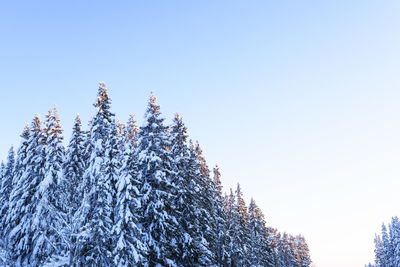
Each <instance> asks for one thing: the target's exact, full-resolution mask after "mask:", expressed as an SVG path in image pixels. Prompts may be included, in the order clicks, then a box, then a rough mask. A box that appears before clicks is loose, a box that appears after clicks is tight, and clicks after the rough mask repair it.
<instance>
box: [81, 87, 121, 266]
mask: <svg viewBox="0 0 400 267" xmlns="http://www.w3.org/2000/svg"><path fill="white" fill-rule="evenodd" d="M110 104H111V100H110V99H109V97H108V94H107V89H106V87H105V85H104V83H100V86H99V91H98V98H97V101H96V103H95V107H96V108H97V114H96V116H95V117H94V119H93V122H92V128H91V130H90V143H91V146H92V148H91V152H90V159H89V160H88V165H87V169H86V172H85V174H84V181H88V182H89V185H90V189H89V190H90V191H89V192H87V194H85V198H84V204H83V205H84V207H85V208H84V210H83V215H82V216H83V227H82V230H83V232H82V233H81V234H80V237H79V241H80V243H81V245H80V255H81V262H80V263H81V264H82V265H85V266H107V265H110V264H112V241H113V240H112V238H111V231H112V225H113V218H112V216H113V206H112V205H113V201H114V200H113V181H112V180H110V179H108V178H109V175H106V173H107V170H106V167H107V166H106V163H108V162H109V159H108V156H109V153H110V152H109V151H110V148H109V147H107V144H108V138H109V136H110V128H111V127H110V125H111V123H112V122H113V117H114V114H112V113H111V111H110ZM108 174H109V173H108Z"/></svg>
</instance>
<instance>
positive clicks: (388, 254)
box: [382, 224, 394, 266]
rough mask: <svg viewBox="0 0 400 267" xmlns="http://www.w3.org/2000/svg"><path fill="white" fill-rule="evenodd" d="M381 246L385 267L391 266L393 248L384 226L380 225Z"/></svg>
mask: <svg viewBox="0 0 400 267" xmlns="http://www.w3.org/2000/svg"><path fill="white" fill-rule="evenodd" d="M382 244H383V248H384V251H385V266H393V265H392V262H393V259H394V255H393V248H392V244H391V243H390V239H389V235H388V232H387V228H386V226H385V224H382Z"/></svg>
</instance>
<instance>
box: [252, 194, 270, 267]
mask: <svg viewBox="0 0 400 267" xmlns="http://www.w3.org/2000/svg"><path fill="white" fill-rule="evenodd" d="M249 231H250V246H249V248H250V255H249V258H250V263H251V266H273V264H274V260H273V255H272V248H271V247H269V246H268V241H267V228H266V226H265V218H264V214H263V213H262V211H261V209H260V208H259V207H258V206H257V204H256V202H255V201H254V199H251V201H250V205H249Z"/></svg>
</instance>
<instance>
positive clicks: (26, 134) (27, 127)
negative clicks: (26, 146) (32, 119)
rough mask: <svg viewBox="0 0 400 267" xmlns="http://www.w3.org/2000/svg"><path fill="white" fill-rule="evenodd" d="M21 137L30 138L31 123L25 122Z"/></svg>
mask: <svg viewBox="0 0 400 267" xmlns="http://www.w3.org/2000/svg"><path fill="white" fill-rule="evenodd" d="M21 137H22V138H23V139H28V138H29V124H28V123H27V124H25V127H24V130H23V131H22V134H21Z"/></svg>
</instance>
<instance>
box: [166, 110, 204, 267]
mask: <svg viewBox="0 0 400 267" xmlns="http://www.w3.org/2000/svg"><path fill="white" fill-rule="evenodd" d="M187 138H188V136H187V128H186V126H185V125H184V123H183V121H182V118H181V117H180V116H179V114H176V115H175V118H174V120H173V124H172V126H171V137H170V139H171V150H170V151H171V155H172V158H173V159H174V163H173V176H172V181H173V183H174V185H175V186H176V192H174V193H173V194H174V195H175V200H174V204H173V205H174V207H175V209H174V212H175V216H176V218H177V220H178V226H179V227H178V235H177V236H178V249H179V259H178V261H179V262H178V263H179V265H183V266H196V265H199V264H200V261H199V260H200V259H201V258H202V257H201V255H202V253H203V250H204V248H203V242H202V240H203V237H202V233H201V231H200V227H201V222H200V220H201V214H202V213H201V207H199V205H198V200H199V198H200V197H201V194H200V186H199V179H200V169H199V164H198V161H197V155H196V154H195V153H194V151H193V153H192V154H191V152H190V150H189V147H188V143H187Z"/></svg>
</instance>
